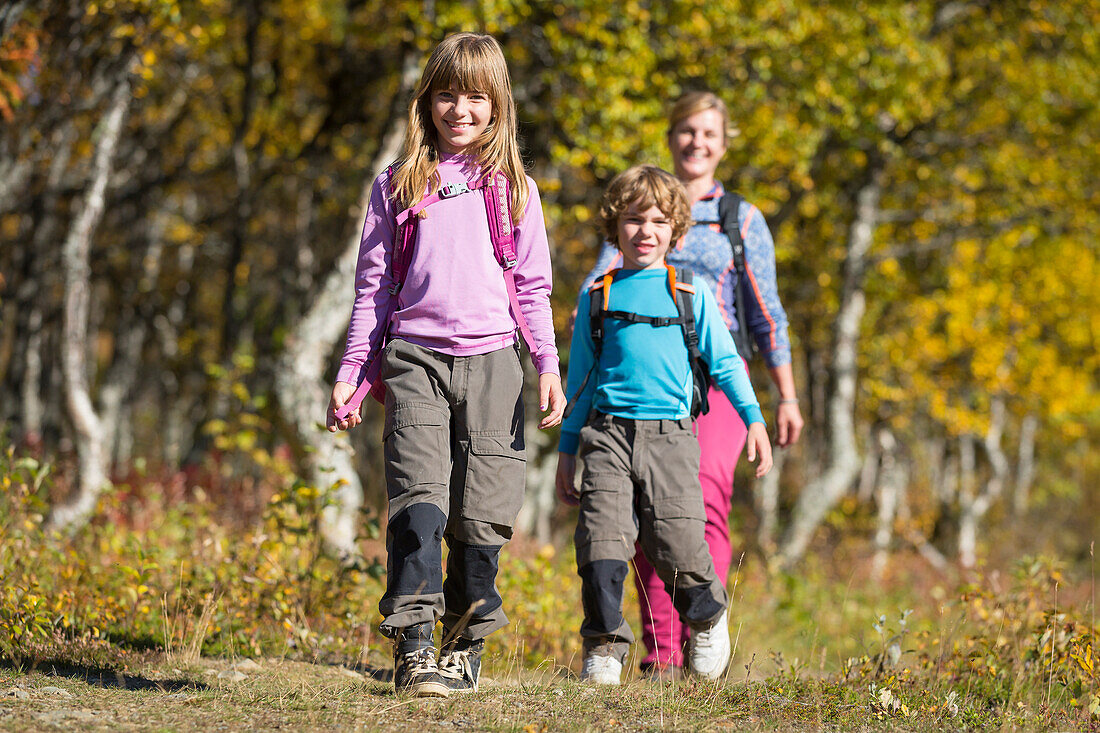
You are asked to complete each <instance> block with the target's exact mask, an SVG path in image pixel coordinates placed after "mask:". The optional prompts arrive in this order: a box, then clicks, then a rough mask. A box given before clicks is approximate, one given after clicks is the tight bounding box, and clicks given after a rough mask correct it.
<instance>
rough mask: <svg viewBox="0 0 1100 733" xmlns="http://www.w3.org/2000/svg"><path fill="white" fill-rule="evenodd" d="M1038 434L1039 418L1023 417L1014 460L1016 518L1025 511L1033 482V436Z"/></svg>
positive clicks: (1029, 414) (1031, 414) (1013, 499)
mask: <svg viewBox="0 0 1100 733" xmlns="http://www.w3.org/2000/svg"><path fill="white" fill-rule="evenodd" d="M1038 432H1039V418H1037V417H1035V415H1034V414H1033V413H1028V414H1027V415H1025V416H1024V420H1023V422H1022V423H1021V424H1020V449H1019V454H1018V456H1017V459H1016V485H1015V487H1014V489H1015V490H1014V491H1013V495H1012V509H1013V512H1015V514H1016V515H1017V516H1019V515H1022V514H1023V513H1024V512H1026V511H1027V500H1028V495H1029V494H1031V484H1032V482H1033V481H1034V480H1035V436H1036V435H1037V434H1038Z"/></svg>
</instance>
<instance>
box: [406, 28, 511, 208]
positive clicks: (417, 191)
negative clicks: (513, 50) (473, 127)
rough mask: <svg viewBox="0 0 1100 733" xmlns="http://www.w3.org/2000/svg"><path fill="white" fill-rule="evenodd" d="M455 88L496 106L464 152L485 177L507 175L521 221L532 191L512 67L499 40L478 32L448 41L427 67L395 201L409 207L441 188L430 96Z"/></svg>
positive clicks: (408, 130)
mask: <svg viewBox="0 0 1100 733" xmlns="http://www.w3.org/2000/svg"><path fill="white" fill-rule="evenodd" d="M452 85H453V86H454V87H456V88H457V89H460V90H462V91H479V92H484V93H485V94H487V95H488V96H489V100H490V102H491V103H492V115H491V117H490V118H489V126H488V127H487V128H486V129H485V132H484V133H482V135H481V137H480V138H479V139H478V140H476V141H474V142H473V143H472V144H471V145H470V147H469V148H468V149H467V150H466V151H463V152H464V153H468V154H469V155H471V156H472V157H473V158H474V159H475V160H476V161H477V163H478V165H479V166H480V167H481V172H482V173H483V174H486V175H495V174H496V173H497V172H503V173H504V175H505V176H506V177H507V178H508V182H509V184H510V188H511V199H512V200H511V207H510V208H511V211H512V220H513V221H519V219H520V217H521V216H522V215H523V210H524V209H525V208H526V207H527V198H528V191H527V177H526V176H525V175H524V172H523V160H522V159H521V158H520V155H519V142H518V140H517V137H518V135H517V131H516V103H515V100H513V99H512V83H511V81H510V80H509V77H508V65H507V64H506V63H505V61H504V53H503V52H502V51H501V49H500V44H498V43H497V41H496V39H495V38H493V37H492V36H485V35H479V34H476V33H456V34H454V35H451V36H447V37H446V38H444V39H443V41H442V42H441V43H440V44H439V45H438V46H436V47H435V50H434V51H432V55H431V56H430V57H429V58H428V63H427V64H425V66H424V72H423V73H422V74H421V76H420V82H419V84H418V85H417V87H416V93H415V94H414V95H413V99H412V101H411V102H410V103H409V125H408V127H407V128H406V130H405V151H404V156H403V157H402V158H401V160H400V161H399V162H398V164H397V166H396V170H395V171H394V174H393V181H392V182H391V184H390V190H391V191H392V196H393V199H394V201H396V202H397V203H399V204H400V205H401V206H404V207H409V206H412V205H413V204H415V203H417V202H418V201H420V200H421V199H422V198H424V196H425V195H427V194H430V193H435V192H436V191H437V190H438V189H439V186H440V180H439V171H438V170H437V168H438V166H439V141H438V132H437V131H436V129H435V125H434V124H433V122H432V108H431V105H432V93H433V92H435V91H436V90H438V89H448V88H450V87H451V86H452Z"/></svg>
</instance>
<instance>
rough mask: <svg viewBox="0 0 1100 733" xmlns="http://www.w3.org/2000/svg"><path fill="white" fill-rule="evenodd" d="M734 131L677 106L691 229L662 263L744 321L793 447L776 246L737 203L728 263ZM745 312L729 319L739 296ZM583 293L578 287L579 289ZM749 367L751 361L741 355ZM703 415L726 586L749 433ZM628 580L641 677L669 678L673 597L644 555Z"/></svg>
mask: <svg viewBox="0 0 1100 733" xmlns="http://www.w3.org/2000/svg"><path fill="white" fill-rule="evenodd" d="M730 134H731V130H730V121H729V112H728V110H727V109H726V105H725V104H724V103H723V102H722V100H721V99H719V98H718V97H717V96H716V95H714V94H712V93H710V92H688V93H686V94H684V95H683V96H681V97H680V98H679V99H677V100H676V102H675V104H673V106H672V109H671V111H670V112H669V118H668V148H669V152H670V153H671V154H672V165H673V169H674V171H675V173H676V176H677V178H679V179H680V181H681V182H683V184H684V186H685V187H686V188H687V192H688V199H689V200H690V201H691V202H692V208H691V214H692V218H693V219H694V220H695V221H696V222H697V223H696V224H695V226H693V227H692V228H691V229H690V230H689V231H688V233H687V235H686V236H685V237H684V238H683V239H682V240H681V241H680V242H679V243H678V244H677V245H676V246H675V248H673V249H671V250H670V251H669V253H668V256H667V257H666V260H667V261H668V263H669V264H672V265H674V266H676V267H687V268H690V269H691V270H692V271H693V272H694V273H695V275H696V278H697V281H700V282H701V283H705V284H706V285H707V286H708V287H710V288H711V290H712V291H713V292H714V294H715V297H716V299H717V301H718V304H719V306H720V307H721V310H722V315H723V317H724V318H725V320H726V324H727V325H728V326H729V327H730V330H731V331H733V332H734V336H735V339H736V336H737V335H738V334H737V333H736V332H737V331H738V329H739V328H740V325H739V324H745V326H746V327H747V330H748V333H749V334H750V335H751V336H752V338H753V340H754V341H755V343H756V345H757V347H758V348H759V350H760V353H761V354H762V355H763V357H764V362H765V363H766V364H767V367H768V372H769V373H770V374H771V377H772V381H773V382H775V385H776V387H777V388H778V389H779V407H778V410H777V412H776V418H775V427H776V442H777V444H778V445H779V446H780V447H786V446H789V445H792V444H793V443H795V442H797V441H798V437H799V435H800V434H801V432H802V426H803V420H802V414H801V412H800V411H799V409H798V396H797V394H796V390H795V385H794V376H793V373H792V371H791V348H790V342H789V340H788V338H787V316H786V314H785V313H784V312H783V306H782V304H781V303H780V302H779V294H778V288H777V285H776V278H775V247H774V244H773V242H772V238H771V233H770V232H769V231H768V225H767V223H766V222H765V221H764V217H763V215H762V214H761V213H760V210H759V209H757V208H756V207H755V206H753V205H752V204H750V203H749V202H747V201H743V200H742V201H740V204H739V206H738V212H737V221H738V226H739V228H740V232H741V238H742V240H743V241H744V246H745V264H744V277H738V272H737V269H736V268H735V267H734V264H733V254H732V247H731V243H730V239H729V238H728V237H727V236H726V235H725V233H723V231H722V229H721V227H720V226H719V224H718V223H717V222H718V221H719V212H718V203H719V201H720V200H721V198H722V196H723V194H724V193H725V190H724V189H723V188H722V184H721V183H719V182H718V181H716V180H715V178H714V174H715V171H716V170H717V169H718V164H719V163H720V162H721V160H722V156H723V155H725V153H726V141H727V139H728V137H729V136H730ZM620 257H621V256H620V255H619V253H618V250H616V249H615V248H614V247H611V246H610V245H608V244H605V245H604V247H603V250H602V251H601V253H600V257H599V260H598V261H597V262H596V266H595V267H594V268H593V270H592V272H591V273H589V276H588V277H587V278H586V279H585V284H584V289H587V288H588V286H589V285H590V284H591V283H592V281H593V280H595V278H596V276H597V275H598V274H602V273H604V272H607V271H608V270H611V269H614V268H615V267H618V266H619V265H620ZM738 289H740V291H741V293H740V294H741V296H742V297H741V300H740V302H741V303H742V304H743V305H744V313H743V314H741V318H740V319H739V318H738V313H737V312H736V308H737V306H736V304H737V302H738V299H737V290H738ZM583 291H584V290H583V289H582V292H583ZM742 356H743V357H744V358H745V360H746V361H748V359H749V357H750V356H751V354H742ZM709 399H710V411H709V412H708V413H707V414H706V415H702V416H700V417H699V419H698V420H697V421H696V431H697V435H698V438H699V446H700V449H701V460H700V467H699V480H700V483H701V484H702V486H703V500H704V504H705V505H706V511H707V527H706V537H707V545H708V546H709V548H710V554H711V557H712V558H713V559H714V569H715V570H716V571H717V573H718V577H719V578H721V579H722V580H723V581H725V579H726V578H727V577H728V575H729V567H730V560H731V557H732V553H731V549H730V536H729V535H730V533H729V513H730V501H731V498H732V495H733V472H734V469H735V468H736V466H737V460H738V458H739V457H740V455H741V451H742V450H743V448H744V446H745V437H746V435H747V429H746V427H745V424H744V423H743V422H742V421H741V418H740V417H738V415H737V412H736V411H735V410H734V409H733V406H732V405H731V404H730V402H729V400H728V399H726V396H725V395H724V394H723V393H722V392H721V391H720V390H717V389H712V390H711V391H710V395H709ZM634 562H635V566H636V568H637V572H636V574H635V582H636V584H637V587H638V593H639V596H640V599H641V606H642V640H643V641H644V642H645V645H646V648H647V650H648V652H649V653H648V655H647V656H646V657H645V659H643V660H642V665H641V666H642V670H643V671H644V672H645V673H646V674H648V675H650V676H652V677H655V678H657V679H675V678H677V677H678V676H679V673H680V668H681V666H682V663H683V657H682V648H683V643H684V641H685V640H686V636H687V629H686V627H682V626H681V624H680V620H679V618H678V617H677V615H676V612H675V610H674V609H673V607H672V599H671V598H670V597H669V595H668V593H667V592H666V591H665V588H664V584H663V583H662V582H661V581H660V579H659V578H658V577H657V574H656V571H654V569H653V567H652V566H651V565H650V564H649V562H648V561H647V560H646V558H645V556H644V555H643V554H642V553H641V552H637V554H636V555H635V557H634Z"/></svg>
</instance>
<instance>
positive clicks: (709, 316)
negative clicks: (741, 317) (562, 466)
mask: <svg viewBox="0 0 1100 733" xmlns="http://www.w3.org/2000/svg"><path fill="white" fill-rule="evenodd" d="M590 295H595V296H596V297H603V292H602V290H601V291H597V292H595V293H591V292H590V291H588V290H586V291H584V292H582V293H581V296H580V300H579V303H578V305H577V322H576V325H575V326H574V328H573V341H572V346H571V348H570V351H569V376H568V380H567V381H566V394H567V395H569V396H570V397H571V398H572V396H573V395H574V394H575V393H576V391H577V388H578V387H580V384H581V382H582V381H583V380H584V376H585V375H586V374H588V371H589V369H590V368H591V367H592V363H593V360H594V358H595V346H594V345H593V343H592V333H591V328H590V327H589V300H590ZM692 305H693V309H694V311H695V323H696V329H697V330H698V332H699V350H700V351H702V353H703V356H704V358H705V359H706V361H707V364H709V365H710V373H711V377H712V378H713V380H714V383H715V384H716V385H717V386H718V387H719V388H720V389H721V390H722V391H723V392H724V393H725V394H726V396H727V397H728V398H729V400H730V402H731V403H732V404H733V406H734V408H736V409H737V413H738V414H739V415H740V416H741V419H742V420H744V421H745V424H746V425H751V424H752V423H754V422H758V423H763V422H764V416H763V414H762V413H761V412H760V404H759V403H758V402H757V401H756V394H755V393H754V392H753V389H752V384H751V383H750V382H749V376H748V373H747V372H746V370H745V363H744V362H743V361H742V360H741V357H740V356H738V355H737V347H736V346H734V343H733V337H732V336H730V333H729V330H728V329H727V328H726V324H725V321H723V320H722V316H721V315H720V312H719V310H718V304H717V303H716V302H715V300H714V294H713V293H711V292H710V288H709V287H706V286H705V285H703V286H701V287H696V288H695V296H694V297H693V298H692ZM607 309H608V310H621V311H631V312H634V313H640V314H642V315H646V316H655V317H669V318H675V317H676V315H677V311H676V303H675V301H673V299H672V295H671V294H670V293H669V289H668V271H667V270H666V269H665V268H663V267H662V268H660V269H653V270H619V271H618V272H617V273H615V279H614V282H613V283H612V285H611V298H610V302H609V303H608V308H607ZM691 392H692V382H691V366H690V364H689V363H688V352H687V346H686V345H685V344H684V334H683V331H682V330H681V329H680V326H678V325H672V326H652V325H650V324H648V323H627V322H625V321H620V320H616V319H612V318H606V319H604V337H603V349H602V352H601V354H600V361H599V364H598V365H597V366H596V369H595V370H594V371H593V372H592V376H591V377H589V379H588V384H587V385H586V386H585V388H584V391H583V392H582V393H581V394H580V395H578V396H577V401H576V405H575V406H574V407H573V410H572V412H571V413H570V415H569V417H568V418H567V419H566V420H565V422H564V423H562V430H561V440H560V441H559V443H558V450H559V451H561V452H562V453H569V454H574V453H576V452H577V445H578V443H579V442H580V432H581V428H582V427H584V423H585V420H586V419H587V417H588V413H589V411H590V410H591V409H592V408H593V407H595V408H596V409H597V410H599V411H600V412H602V413H605V414H608V415H615V416H617V417H627V418H633V419H636V420H661V419H668V420H679V419H681V418H685V417H687V416H688V415H690V414H691Z"/></svg>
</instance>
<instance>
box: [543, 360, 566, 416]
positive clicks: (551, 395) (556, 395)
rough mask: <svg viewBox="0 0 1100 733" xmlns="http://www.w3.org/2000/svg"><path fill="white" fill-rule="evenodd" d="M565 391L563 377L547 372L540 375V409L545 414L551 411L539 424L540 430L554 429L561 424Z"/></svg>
mask: <svg viewBox="0 0 1100 733" xmlns="http://www.w3.org/2000/svg"><path fill="white" fill-rule="evenodd" d="M566 401H567V400H566V399H565V391H564V390H563V389H562V388H561V377H559V376H558V375H557V374H552V373H550V372H547V373H545V374H540V375H539V409H540V410H542V411H543V412H546V411H547V410H549V411H550V412H549V414H547V415H546V417H544V418H542V422H540V423H539V429H540V430H546V429H547V428H552V427H554V426H555V425H560V424H561V416H562V414H563V413H564V412H565V403H566Z"/></svg>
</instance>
